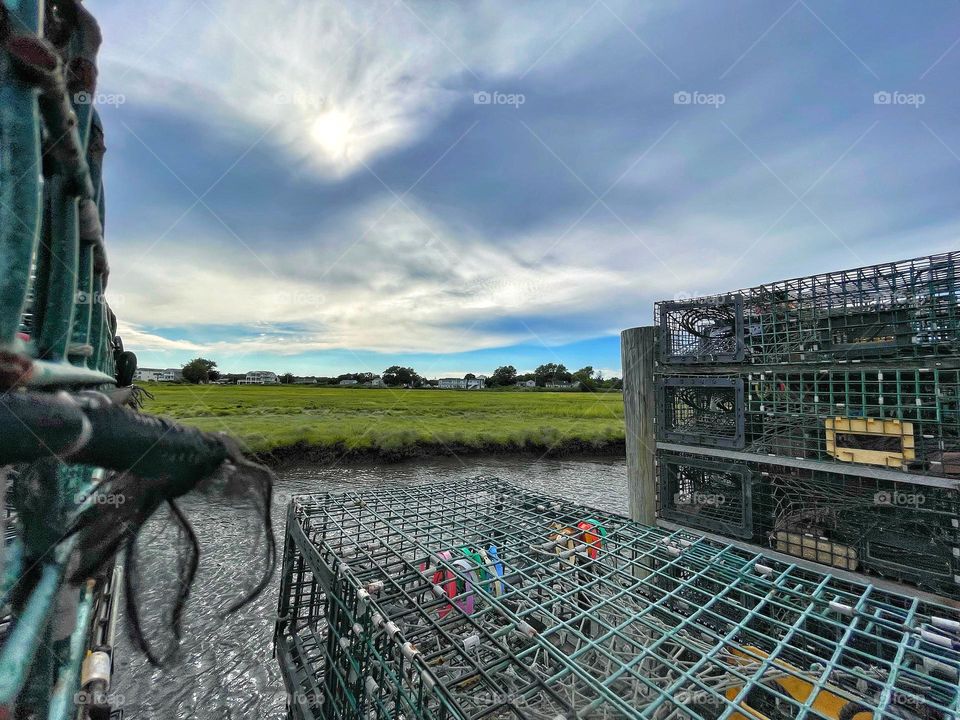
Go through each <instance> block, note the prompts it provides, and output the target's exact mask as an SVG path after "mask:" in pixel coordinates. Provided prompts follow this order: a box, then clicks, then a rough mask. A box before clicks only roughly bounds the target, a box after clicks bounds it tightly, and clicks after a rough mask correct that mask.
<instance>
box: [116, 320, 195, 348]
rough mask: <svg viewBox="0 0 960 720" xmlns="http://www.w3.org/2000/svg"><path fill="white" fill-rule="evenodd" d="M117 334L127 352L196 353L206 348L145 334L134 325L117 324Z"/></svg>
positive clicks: (126, 323) (145, 332)
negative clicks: (133, 350) (134, 350)
mask: <svg viewBox="0 0 960 720" xmlns="http://www.w3.org/2000/svg"><path fill="white" fill-rule="evenodd" d="M117 334H118V335H119V336H120V337H121V338H123V343H124V345H123V346H124V348H126V349H128V350H132V349H136V350H148V351H151V352H180V351H191V352H192V351H197V352H202V351H203V350H205V349H206V348H207V346H205V345H198V344H196V343H193V342H190V341H188V340H171V339H169V338H165V337H163V336H161V335H156V334H154V333H150V332H147V331H145V330H143V329H142V328H141V327H139V326H138V325H136V324H134V323H129V322H124V321H123V320H120V321H118V323H117Z"/></svg>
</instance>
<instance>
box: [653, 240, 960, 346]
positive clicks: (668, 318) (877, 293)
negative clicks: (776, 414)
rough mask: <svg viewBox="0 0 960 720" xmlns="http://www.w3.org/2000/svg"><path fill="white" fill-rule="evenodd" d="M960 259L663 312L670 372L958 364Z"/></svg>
mask: <svg viewBox="0 0 960 720" xmlns="http://www.w3.org/2000/svg"><path fill="white" fill-rule="evenodd" d="M958 260H960V253H944V254H941V255H931V256H929V257H922V258H915V259H912V260H903V261H900V262H893V263H883V264H880V265H872V266H869V267H863V268H857V269H854V270H842V271H837V272H830V273H823V274H820V275H812V276H809V277H804V278H796V279H793V280H783V281H780V282H775V283H768V284H766V285H760V286H758V287H754V288H749V289H746V290H740V291H737V292H734V293H729V294H724V295H714V296H708V297H701V298H695V299H692V300H672V301H662V302H658V303H656V305H655V310H654V312H655V317H656V322H657V324H658V325H659V326H660V330H661V345H660V360H661V362H664V363H739V362H748V363H759V364H775V363H819V362H844V361H850V360H861V359H881V358H882V359H888V360H889V359H907V358H932V357H943V356H956V355H957V353H958V351H960V343H958V337H960V262H958Z"/></svg>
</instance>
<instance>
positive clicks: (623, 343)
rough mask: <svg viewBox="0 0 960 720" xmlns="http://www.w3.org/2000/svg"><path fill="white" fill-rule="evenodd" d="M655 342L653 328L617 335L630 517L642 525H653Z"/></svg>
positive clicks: (654, 485)
mask: <svg viewBox="0 0 960 720" xmlns="http://www.w3.org/2000/svg"><path fill="white" fill-rule="evenodd" d="M656 340H657V328H656V327H653V326H649V327H636V328H630V329H629V330H624V331H623V332H622V333H620V356H621V361H622V364H623V409H624V417H625V419H626V425H627V491H628V493H629V496H630V517H631V519H633V520H637V521H639V522H642V523H644V524H645V525H656V522H657V500H656V498H657V481H656V464H655V450H656V447H657V445H656V436H655V434H654V425H653V419H654V416H655V413H656V405H655V403H656V399H655V396H654V379H653V368H654V359H655V352H656Z"/></svg>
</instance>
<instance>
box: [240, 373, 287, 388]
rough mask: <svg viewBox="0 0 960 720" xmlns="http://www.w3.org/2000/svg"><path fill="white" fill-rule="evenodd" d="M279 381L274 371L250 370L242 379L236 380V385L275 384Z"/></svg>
mask: <svg viewBox="0 0 960 720" xmlns="http://www.w3.org/2000/svg"><path fill="white" fill-rule="evenodd" d="M278 382H280V381H279V380H278V379H277V374H276V373H275V372H270V371H269V370H251V371H250V372H248V373H247V374H246V375H245V376H244V377H243V379H242V380H237V385H276V384H277V383H278Z"/></svg>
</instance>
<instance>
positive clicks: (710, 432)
mask: <svg viewBox="0 0 960 720" xmlns="http://www.w3.org/2000/svg"><path fill="white" fill-rule="evenodd" d="M657 427H658V429H659V436H660V439H662V440H668V441H671V442H679V443H686V444H691V445H707V446H712V447H729V448H742V447H743V443H744V437H743V432H744V403H743V380H742V379H740V378H718V377H676V378H662V379H660V380H658V381H657Z"/></svg>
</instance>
